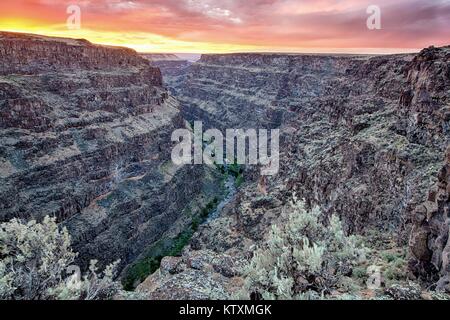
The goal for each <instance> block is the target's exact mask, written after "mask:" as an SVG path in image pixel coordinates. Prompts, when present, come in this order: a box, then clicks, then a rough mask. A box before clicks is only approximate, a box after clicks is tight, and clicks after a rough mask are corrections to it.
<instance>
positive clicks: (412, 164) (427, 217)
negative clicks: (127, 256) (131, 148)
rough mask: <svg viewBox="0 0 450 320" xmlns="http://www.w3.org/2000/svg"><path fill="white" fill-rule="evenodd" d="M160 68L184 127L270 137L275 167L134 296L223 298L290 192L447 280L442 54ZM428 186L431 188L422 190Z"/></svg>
mask: <svg viewBox="0 0 450 320" xmlns="http://www.w3.org/2000/svg"><path fill="white" fill-rule="evenodd" d="M159 63H160V67H161V70H162V73H163V78H164V80H165V82H166V85H167V86H168V87H169V88H170V90H171V92H172V93H173V94H174V96H176V98H177V99H178V100H179V101H180V104H181V110H182V113H183V116H184V117H185V118H186V119H187V120H189V121H193V120H202V121H203V122H206V123H207V124H208V125H209V126H211V127H218V128H280V129H281V142H280V150H281V153H282V154H281V160H280V164H281V170H280V173H279V174H278V175H277V176H274V177H267V178H264V177H260V176H259V175H258V172H259V171H257V170H252V168H247V170H246V173H245V176H246V181H247V182H246V183H245V184H244V186H243V187H242V188H241V190H240V192H239V193H238V196H237V197H236V199H235V201H234V202H233V203H232V204H230V205H229V206H228V207H227V208H225V210H224V211H223V214H222V216H221V217H219V218H218V219H216V220H215V221H212V222H210V223H209V224H207V225H205V226H203V227H202V228H201V229H200V231H199V232H198V233H197V234H196V235H195V236H194V239H193V241H192V243H191V245H190V248H189V249H187V250H186V251H185V253H184V255H183V256H182V257H181V258H166V259H164V260H163V263H162V265H161V272H160V273H156V274H155V275H153V276H152V277H150V278H148V279H147V281H146V282H145V283H144V284H143V285H142V286H141V288H140V289H141V290H144V291H149V292H150V296H151V297H155V298H208V297H209V298H211V297H216V296H218V297H227V296H228V297H229V294H230V292H233V291H234V290H236V288H239V285H240V284H239V283H240V275H241V269H240V267H239V266H240V265H241V263H242V262H243V261H245V260H247V259H248V257H249V256H251V253H252V251H253V250H254V246H253V245H254V244H258V243H260V242H261V241H264V239H265V236H266V235H267V233H268V230H269V227H270V226H271V225H272V224H273V223H274V222H275V221H277V219H278V218H279V217H280V215H281V212H282V206H283V204H285V203H286V202H287V201H288V200H289V198H290V195H291V194H292V193H293V192H296V193H297V194H298V195H299V196H300V197H301V198H304V199H305V200H306V202H307V204H308V205H310V206H313V205H318V206H320V207H321V209H322V211H323V212H324V213H325V215H326V217H329V216H330V215H331V214H338V215H339V216H340V217H341V218H342V220H343V221H344V223H345V227H346V229H347V231H348V232H352V233H359V234H363V235H365V236H367V237H369V238H370V237H371V235H373V234H378V235H381V237H382V238H383V237H385V238H386V241H388V240H389V241H393V242H394V243H395V246H399V247H405V246H407V244H408V238H409V237H411V240H410V247H411V252H410V254H409V256H408V257H409V259H410V263H411V271H413V272H414V273H415V275H418V274H420V273H421V272H425V274H427V276H426V277H429V276H431V277H438V278H439V277H441V279H443V278H445V277H446V275H448V266H449V265H448V252H449V249H448V248H449V247H450V244H449V242H448V224H449V222H448V219H447V218H446V217H448V212H449V211H448V210H449V190H448V188H447V189H445V188H446V187H445V186H446V184H445V183H446V181H447V180H448V179H447V176H448V174H447V173H446V172H447V170H448V168H447V167H448V165H447V167H445V168H444V169H442V170H441V167H442V161H443V159H444V153H445V150H446V147H447V145H448V143H449V138H450V123H449V120H450V48H449V47H446V48H433V47H431V48H428V49H424V50H423V51H422V52H420V53H419V54H416V55H414V54H411V55H392V56H321V55H278V54H231V55H204V56H202V58H201V60H200V61H199V62H197V63H195V64H193V65H192V66H190V67H188V68H186V67H181V68H178V70H176V69H177V66H176V65H175V64H172V65H171V64H170V62H166V64H163V63H161V62H159ZM446 168H447V169H446ZM439 170H441V171H440V172H441V173H440V174H439V176H438V172H439ZM438 177H439V179H438ZM436 180H439V181H440V182H439V185H438V186H440V187H439V188H440V189H439V190H441V191H439V192H438V190H436V188H437V187H436V188H434V189H433V190H435V191H431V192H430V193H429V188H430V187H431V186H432V185H433V184H434V183H435V182H436ZM444 184H445V185H444ZM437 192H438V195H439V197H437V196H436V193H437ZM427 197H428V198H429V203H431V204H433V203H432V202H433V201H438V203H436V204H433V205H432V206H430V205H428V207H429V208H431V209H429V208H428V207H423V206H422V205H421V203H422V202H423V201H424V200H425V199H427ZM438 199H439V200H438ZM417 207H420V208H421V209H420V210H418V211H419V213H417V210H416V208H417ZM413 225H414V226H413ZM411 230H412V232H411ZM411 276H413V275H411ZM205 279H207V280H205ZM441 283H442V284H443V285H444V286H445V281H441ZM447 289H448V288H447Z"/></svg>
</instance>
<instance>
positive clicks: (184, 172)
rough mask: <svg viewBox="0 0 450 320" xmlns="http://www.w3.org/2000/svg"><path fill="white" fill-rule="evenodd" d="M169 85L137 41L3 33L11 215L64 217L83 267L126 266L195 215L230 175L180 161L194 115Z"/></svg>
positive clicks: (6, 211) (0, 196) (2, 138)
mask: <svg viewBox="0 0 450 320" xmlns="http://www.w3.org/2000/svg"><path fill="white" fill-rule="evenodd" d="M161 85H162V78H161V73H160V71H159V69H158V68H155V67H152V66H150V65H149V63H148V61H147V60H145V59H143V58H142V57H140V56H139V55H138V54H137V53H136V52H134V51H132V50H129V49H124V48H110V47H104V46H97V45H93V44H91V43H89V42H87V41H84V40H68V39H58V38H46V37H40V36H32V35H23V34H13V33H0V115H1V117H0V179H1V183H0V221H6V220H9V219H11V218H14V217H18V218H22V219H26V220H29V219H37V220H40V219H42V218H43V217H44V216H46V215H50V216H55V217H57V219H58V221H59V222H60V223H61V224H63V225H65V226H67V227H68V229H69V232H70V233H71V235H72V238H73V242H74V246H75V250H76V251H79V252H80V263H81V264H82V265H83V266H84V265H86V263H87V262H88V261H89V259H94V258H95V259H99V260H100V261H101V262H102V263H109V262H112V261H114V260H116V259H121V260H122V266H125V265H126V264H127V263H129V262H131V261H133V260H134V259H135V258H136V257H137V256H138V255H139V254H140V253H141V252H142V251H143V250H144V249H145V248H146V247H147V246H148V245H150V244H152V243H153V242H155V241H157V240H159V239H160V238H161V237H162V235H163V234H165V233H166V232H169V231H170V230H171V228H172V227H173V226H174V225H176V224H177V221H180V220H181V221H184V220H186V219H188V218H186V217H185V216H184V211H183V210H184V208H186V207H187V206H188V205H189V204H190V203H192V202H199V203H202V202H205V201H206V202H207V201H208V200H207V199H208V198H211V197H213V196H214V194H215V192H216V191H217V188H218V187H216V186H217V185H219V183H218V180H219V177H218V176H217V175H215V174H214V173H211V172H209V169H208V168H201V167H196V168H193V167H183V168H178V167H175V166H173V165H172V164H171V162H170V152H171V149H172V143H171V141H170V138H171V133H172V132H173V130H175V129H178V128H182V127H184V125H185V124H184V120H183V119H182V117H181V115H180V111H179V106H178V103H177V101H176V100H175V99H173V98H172V97H170V96H169V94H168V92H167V91H166V90H165V89H164V88H163V87H162V86H161ZM187 177H189V178H187ZM181 224H182V223H181Z"/></svg>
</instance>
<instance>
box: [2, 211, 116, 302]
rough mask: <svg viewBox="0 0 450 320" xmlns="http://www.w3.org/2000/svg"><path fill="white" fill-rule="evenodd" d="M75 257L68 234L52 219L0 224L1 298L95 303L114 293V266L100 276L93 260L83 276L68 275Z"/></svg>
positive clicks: (12, 221)
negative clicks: (90, 301) (89, 301)
mask: <svg viewBox="0 0 450 320" xmlns="http://www.w3.org/2000/svg"><path fill="white" fill-rule="evenodd" d="M76 256H77V254H76V253H74V252H73V251H72V249H71V239H70V235H69V233H68V232H67V230H66V229H65V228H62V229H60V228H59V227H58V225H57V223H56V219H54V218H49V217H46V218H45V219H44V220H43V222H42V223H37V222H36V221H30V222H27V223H25V222H22V221H20V220H18V219H13V220H11V221H10V222H6V223H2V224H1V225H0V299H12V300H37V299H39V300H40V299H64V300H73V299H83V300H94V299H110V298H112V297H113V296H114V295H115V294H117V292H118V290H119V289H120V286H119V285H118V284H117V282H115V281H114V280H113V277H114V272H115V269H116V266H117V263H115V264H112V265H110V266H108V267H106V269H105V270H104V271H103V272H102V273H99V272H98V270H97V267H96V261H95V260H93V261H91V265H90V268H89V271H88V272H87V273H86V274H85V275H81V274H79V273H78V274H76V273H75V274H73V275H70V274H69V272H68V270H70V268H71V267H73V266H72V264H73V263H74V261H75V258H76Z"/></svg>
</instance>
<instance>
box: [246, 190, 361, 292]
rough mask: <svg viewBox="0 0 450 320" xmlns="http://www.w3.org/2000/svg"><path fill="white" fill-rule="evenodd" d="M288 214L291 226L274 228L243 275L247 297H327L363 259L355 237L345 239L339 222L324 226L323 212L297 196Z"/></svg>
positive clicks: (331, 222) (331, 220)
mask: <svg viewBox="0 0 450 320" xmlns="http://www.w3.org/2000/svg"><path fill="white" fill-rule="evenodd" d="M286 213H287V218H286V221H283V222H282V223H280V224H279V225H274V226H273V227H272V229H271V232H270V235H269V238H268V241H267V243H266V244H265V245H263V246H261V247H260V248H258V249H257V250H256V251H255V253H254V256H253V258H252V260H251V261H250V263H249V265H248V266H247V268H246V269H245V271H244V277H245V285H244V292H245V293H244V294H245V295H246V297H247V298H248V297H249V296H250V295H256V297H260V298H263V299H267V300H272V299H305V298H313V297H316V298H317V297H325V296H326V295H327V294H329V293H330V292H331V290H332V289H333V288H336V287H337V286H338V283H339V281H340V279H341V278H342V277H343V276H344V275H348V274H350V273H351V270H352V267H353V266H354V265H356V264H357V262H358V261H360V260H361V259H363V257H364V254H365V249H364V248H363V247H362V246H361V245H359V244H358V242H357V238H356V237H354V236H346V235H345V233H344V230H343V228H342V224H341V222H340V220H339V218H338V217H336V216H333V217H332V218H331V219H330V221H329V223H328V225H324V224H323V223H321V222H320V218H321V212H320V210H319V209H318V208H314V209H312V210H310V211H307V210H305V205H304V203H303V202H302V201H299V200H298V199H297V198H296V197H295V195H294V198H293V200H292V201H291V202H290V204H289V206H288V208H287V212H286ZM241 297H242V295H241Z"/></svg>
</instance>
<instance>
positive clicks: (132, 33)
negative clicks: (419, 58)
mask: <svg viewBox="0 0 450 320" xmlns="http://www.w3.org/2000/svg"><path fill="white" fill-rule="evenodd" d="M373 4H375V5H378V6H379V7H380V8H381V30H369V29H368V28H367V26H366V21H367V18H368V17H369V14H368V13H367V12H366V10H367V7H368V6H369V5H373ZM69 5H78V6H79V7H80V8H81V29H78V30H69V29H68V28H67V24H66V21H67V18H68V16H69V15H68V14H67V12H66V11H67V7H68V6H69ZM0 30H3V31H17V32H29V33H39V34H45V35H51V36H64V37H75V38H86V39H88V40H90V41H92V42H95V43H101V44H109V45H121V46H128V47H131V48H133V49H136V50H138V51H141V52H177V53H181V52H192V53H206V52H213V53H214V52H236V51H241V52H243V51H261V52H359V53H390V52H409V51H415V50H417V49H421V48H423V47H427V46H430V45H435V46H443V45H449V44H450V0H134V1H121V0H78V1H77V0H14V1H6V0H2V1H0Z"/></svg>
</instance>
